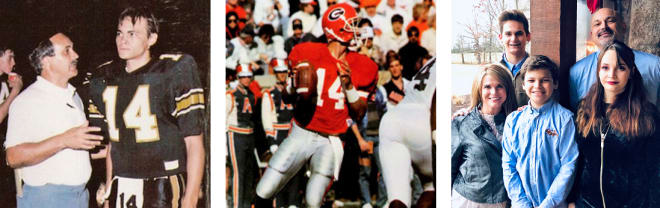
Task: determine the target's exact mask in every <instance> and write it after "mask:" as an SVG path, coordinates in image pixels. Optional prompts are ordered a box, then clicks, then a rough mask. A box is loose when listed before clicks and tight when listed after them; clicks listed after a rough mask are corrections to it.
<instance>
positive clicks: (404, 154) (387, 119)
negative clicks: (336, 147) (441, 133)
mask: <svg viewBox="0 0 660 208" xmlns="http://www.w3.org/2000/svg"><path fill="white" fill-rule="evenodd" d="M404 91H405V92H406V96H405V97H403V100H401V102H400V103H399V104H398V105H396V106H395V107H394V108H392V109H390V110H388V111H387V113H385V115H384V116H383V119H382V120H381V123H380V129H379V135H380V150H379V151H380V152H379V153H380V157H381V159H380V161H381V166H382V169H383V178H384V179H385V186H386V187H387V200H388V202H389V204H390V207H410V204H411V187H410V180H411V179H412V177H413V176H412V174H411V173H412V172H411V171H410V169H408V168H405V167H410V164H411V161H412V164H413V167H414V169H415V171H416V172H417V173H418V175H419V178H420V180H421V181H422V186H423V188H424V193H422V196H421V197H420V199H419V201H418V202H417V205H418V207H424V205H423V204H424V203H423V202H425V201H426V200H428V199H429V198H430V199H432V200H433V201H435V198H434V197H435V188H434V183H433V162H432V161H433V159H432V155H431V154H432V150H431V148H432V146H433V145H432V139H431V138H432V135H433V133H432V132H431V131H432V130H434V129H435V124H434V121H435V118H434V117H435V111H434V109H435V104H434V102H435V58H432V59H431V60H429V61H428V62H427V64H426V65H425V66H424V67H422V68H421V69H420V70H419V71H418V72H417V74H416V75H415V76H414V77H413V79H412V80H411V81H410V82H409V84H408V85H406V86H405V89H404ZM420 118H429V119H420ZM402 179H410V180H402Z"/></svg>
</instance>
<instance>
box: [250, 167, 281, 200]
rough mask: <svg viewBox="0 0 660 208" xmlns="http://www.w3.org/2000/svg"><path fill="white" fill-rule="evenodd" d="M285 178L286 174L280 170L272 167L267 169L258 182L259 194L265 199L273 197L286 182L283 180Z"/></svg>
mask: <svg viewBox="0 0 660 208" xmlns="http://www.w3.org/2000/svg"><path fill="white" fill-rule="evenodd" d="M284 179H285V175H284V174H282V173H280V172H279V171H277V170H275V169H272V168H268V169H266V172H265V173H264V175H263V176H262V177H261V180H259V183H258V184H257V190H256V192H257V195H258V196H259V197H261V198H263V199H269V198H272V197H273V195H275V193H277V191H278V190H279V189H280V188H281V187H280V186H281V184H284V182H282V181H283V180H284Z"/></svg>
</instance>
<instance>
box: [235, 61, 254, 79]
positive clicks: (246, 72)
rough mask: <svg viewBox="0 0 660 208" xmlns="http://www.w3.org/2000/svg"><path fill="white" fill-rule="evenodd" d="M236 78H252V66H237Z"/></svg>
mask: <svg viewBox="0 0 660 208" xmlns="http://www.w3.org/2000/svg"><path fill="white" fill-rule="evenodd" d="M236 76H238V77H239V78H240V77H251V76H252V66H250V64H239V65H238V66H236Z"/></svg>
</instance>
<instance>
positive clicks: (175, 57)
mask: <svg viewBox="0 0 660 208" xmlns="http://www.w3.org/2000/svg"><path fill="white" fill-rule="evenodd" d="M183 55H184V54H161V55H160V57H158V59H160V60H163V59H171V60H172V61H175V62H177V61H179V59H181V57H183Z"/></svg>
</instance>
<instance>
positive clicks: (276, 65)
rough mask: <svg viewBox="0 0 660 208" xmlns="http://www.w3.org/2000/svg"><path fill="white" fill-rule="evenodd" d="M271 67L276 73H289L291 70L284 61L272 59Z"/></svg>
mask: <svg viewBox="0 0 660 208" xmlns="http://www.w3.org/2000/svg"><path fill="white" fill-rule="evenodd" d="M270 66H271V67H273V71H274V72H287V71H289V68H288V67H287V65H286V62H285V61H284V59H277V58H274V59H271V60H270Z"/></svg>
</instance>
